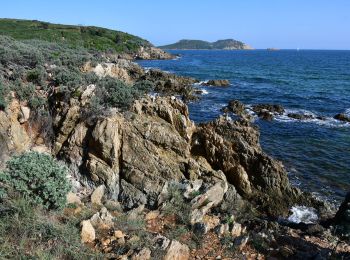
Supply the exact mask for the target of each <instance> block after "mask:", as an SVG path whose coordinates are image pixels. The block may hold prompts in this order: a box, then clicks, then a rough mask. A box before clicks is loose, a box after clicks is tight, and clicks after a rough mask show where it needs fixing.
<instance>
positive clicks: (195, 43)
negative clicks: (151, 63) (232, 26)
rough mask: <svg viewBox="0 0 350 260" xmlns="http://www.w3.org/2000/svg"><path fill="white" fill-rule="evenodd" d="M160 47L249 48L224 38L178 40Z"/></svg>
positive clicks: (184, 48) (180, 48) (167, 48)
mask: <svg viewBox="0 0 350 260" xmlns="http://www.w3.org/2000/svg"><path fill="white" fill-rule="evenodd" d="M159 48H161V49H166V50H171V49H177V50H186V49H187V50H246V49H251V47H249V46H248V45H246V44H245V43H243V42H241V41H237V40H233V39H226V40H218V41H216V42H207V41H201V40H180V41H178V42H177V43H173V44H169V45H164V46H159Z"/></svg>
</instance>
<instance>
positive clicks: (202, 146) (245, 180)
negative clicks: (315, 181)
mask: <svg viewBox="0 0 350 260" xmlns="http://www.w3.org/2000/svg"><path fill="white" fill-rule="evenodd" d="M192 144H193V147H192V152H193V153H194V154H197V155H201V156H203V157H204V158H206V159H207V160H208V162H209V163H210V164H211V166H212V167H213V169H216V170H218V169H220V170H222V171H223V172H224V174H225V175H226V178H227V180H228V182H229V183H231V184H233V185H234V187H235V188H236V189H237V190H238V192H239V193H240V194H241V195H242V196H244V197H246V198H248V197H249V198H251V199H252V200H257V201H259V203H260V204H262V205H264V207H265V206H266V207H268V208H269V211H270V213H272V214H274V213H277V212H279V213H281V212H283V211H286V210H287V208H288V205H290V204H291V203H293V201H295V200H297V199H298V196H299V192H298V191H297V190H296V189H295V188H292V187H291V185H290V183H289V181H288V177H287V173H286V171H285V169H284V168H283V166H282V164H281V163H280V162H278V161H275V160H273V159H272V158H271V157H269V156H267V155H266V154H264V153H263V151H262V150H261V147H260V145H259V132H258V130H257V129H256V128H254V127H253V126H252V125H251V124H250V123H249V122H248V121H245V120H240V121H228V120H226V119H224V118H219V119H218V120H216V121H214V122H210V123H207V124H202V125H200V126H199V127H198V129H197V131H196V132H195V133H194V135H193V138H192ZM272 198H273V199H274V201H275V202H274V203H272V202H271V199H272ZM277 201H278V203H277ZM272 204H274V206H273V205H272Z"/></svg>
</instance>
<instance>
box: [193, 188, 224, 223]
mask: <svg viewBox="0 0 350 260" xmlns="http://www.w3.org/2000/svg"><path fill="white" fill-rule="evenodd" d="M223 185H224V184H222V183H217V184H215V185H214V186H212V187H210V188H209V189H208V190H207V191H206V192H205V193H204V194H201V195H199V196H197V197H196V198H194V199H193V200H192V201H191V204H192V212H191V224H192V225H194V224H195V223H198V222H202V220H203V217H204V216H205V215H206V214H207V213H208V212H209V210H210V209H211V208H212V207H215V206H217V205H219V204H220V203H221V201H222V199H223V198H224V194H225V192H226V190H227V188H226V187H223ZM225 188H226V190H225Z"/></svg>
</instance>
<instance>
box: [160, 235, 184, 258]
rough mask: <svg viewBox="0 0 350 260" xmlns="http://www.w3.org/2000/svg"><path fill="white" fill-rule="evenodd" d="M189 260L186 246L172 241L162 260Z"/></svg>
mask: <svg viewBox="0 0 350 260" xmlns="http://www.w3.org/2000/svg"><path fill="white" fill-rule="evenodd" d="M189 258H190V249H189V248H188V246H186V245H183V244H181V243H180V242H178V241H176V240H172V241H171V244H170V246H169V248H168V249H167V253H166V255H165V256H164V258H163V260H187V259H189Z"/></svg>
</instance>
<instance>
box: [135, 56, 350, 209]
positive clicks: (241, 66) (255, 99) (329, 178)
mask: <svg viewBox="0 0 350 260" xmlns="http://www.w3.org/2000/svg"><path fill="white" fill-rule="evenodd" d="M173 53H179V54H181V55H182V57H181V59H177V60H167V61H140V62H139V64H140V65H142V66H144V67H152V68H154V67H155V68H160V69H162V70H166V71H170V72H173V73H176V74H178V75H184V76H192V77H195V78H197V79H199V80H203V81H204V80H208V79H229V80H230V82H231V86H230V87H228V88H218V87H217V88H215V87H201V88H202V89H203V90H204V91H205V92H204V95H202V99H201V100H200V101H199V102H194V103H191V104H189V109H190V116H191V119H193V120H194V121H195V122H203V121H208V120H212V119H215V118H216V117H217V116H218V115H220V114H221V112H220V108H221V107H222V106H224V105H226V104H227V103H228V101H229V100H232V99H238V100H241V101H242V102H243V103H245V104H247V105H252V104H258V103H276V104H281V105H283V106H284V107H285V108H286V109H287V112H304V113H313V114H315V115H318V116H324V117H326V120H308V121H298V120H292V119H290V118H288V117H287V116H285V115H283V116H279V117H277V118H276V120H274V121H272V122H267V121H263V120H259V119H257V120H256V121H255V123H256V124H257V125H258V126H259V127H260V132H261V137H260V141H261V144H262V147H263V149H264V150H265V151H266V152H267V153H268V154H270V155H272V156H273V157H275V158H277V159H279V160H281V161H282V162H283V163H284V165H285V166H286V169H287V170H288V172H289V178H290V180H291V181H292V182H293V184H294V185H296V186H298V187H300V188H302V189H304V190H307V191H310V192H314V193H315V194H316V195H318V196H320V197H322V198H326V199H327V200H329V201H334V202H336V203H339V202H340V201H341V200H342V199H343V197H344V195H345V193H346V192H347V191H349V190H350V124H349V123H340V122H339V121H337V120H334V119H333V116H334V115H335V114H337V113H343V112H346V113H350V51H293V50H290V51H275V52H271V51H263V50H256V51H173Z"/></svg>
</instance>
